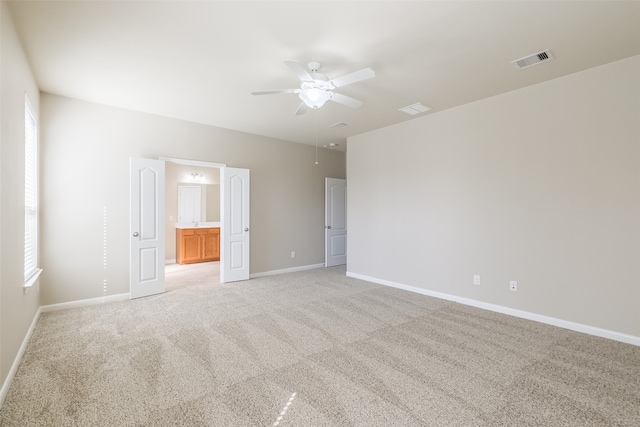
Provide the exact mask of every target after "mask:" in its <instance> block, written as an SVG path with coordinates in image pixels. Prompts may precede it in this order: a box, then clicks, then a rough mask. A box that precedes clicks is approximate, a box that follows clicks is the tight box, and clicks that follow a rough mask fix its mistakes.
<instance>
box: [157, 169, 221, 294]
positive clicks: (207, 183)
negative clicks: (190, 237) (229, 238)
mask: <svg viewBox="0 0 640 427" xmlns="http://www.w3.org/2000/svg"><path fill="white" fill-rule="evenodd" d="M162 160H165V164H166V165H165V236H166V237H165V239H166V245H165V281H166V287H165V289H166V291H172V290H176V289H178V288H182V287H187V286H196V285H214V284H218V283H220V256H219V255H220V254H219V253H218V257H217V260H215V261H211V259H210V258H209V259H203V260H198V261H195V262H193V260H190V262H189V263H188V264H187V263H185V264H179V263H178V261H179V259H178V245H179V244H180V241H179V240H178V239H179V238H178V237H177V234H178V233H177V228H178V227H187V228H186V229H191V228H194V229H197V231H198V232H202V231H203V230H204V229H208V228H218V229H221V227H222V224H221V214H220V209H221V206H220V169H221V168H222V167H224V166H225V165H222V164H216V163H208V162H200V161H192V160H182V159H162ZM196 198H197V200H196ZM194 209H195V210H197V212H195V210H194ZM181 231H182V232H184V231H185V228H183V229H182V230H181ZM219 250H220V246H219V244H218V251H219Z"/></svg>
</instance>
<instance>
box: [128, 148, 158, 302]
mask: <svg viewBox="0 0 640 427" xmlns="http://www.w3.org/2000/svg"><path fill="white" fill-rule="evenodd" d="M129 182H130V186H131V187H130V193H129V203H130V204H129V212H130V220H129V224H130V230H129V238H130V239H131V240H130V242H131V244H130V246H129V248H130V249H129V256H130V265H129V290H130V294H131V298H132V299H133V298H140V297H144V296H147V295H153V294H159V293H162V292H164V161H162V160H152V159H137V158H134V157H132V158H131V160H130V176H129Z"/></svg>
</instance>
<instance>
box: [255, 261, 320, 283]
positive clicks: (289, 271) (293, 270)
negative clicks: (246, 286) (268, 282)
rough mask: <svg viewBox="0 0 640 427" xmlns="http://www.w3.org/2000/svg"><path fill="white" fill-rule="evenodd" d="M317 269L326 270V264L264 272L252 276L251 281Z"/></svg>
mask: <svg viewBox="0 0 640 427" xmlns="http://www.w3.org/2000/svg"><path fill="white" fill-rule="evenodd" d="M315 268H324V263H322V264H311V265H302V266H300V267H291V268H284V269H282V270H271V271H263V272H261V273H253V274H250V275H249V278H250V279H255V278H257V277H264V276H275V275H276V274H285V273H293V272H295V271H304V270H313V269H315Z"/></svg>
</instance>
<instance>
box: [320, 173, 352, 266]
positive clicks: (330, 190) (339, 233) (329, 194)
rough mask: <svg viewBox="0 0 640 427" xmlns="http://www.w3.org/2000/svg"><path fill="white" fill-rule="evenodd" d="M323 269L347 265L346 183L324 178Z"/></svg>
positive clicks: (340, 180)
mask: <svg viewBox="0 0 640 427" xmlns="http://www.w3.org/2000/svg"><path fill="white" fill-rule="evenodd" d="M324 196H325V217H324V218H325V224H324V229H325V230H324V248H325V257H324V265H325V267H333V266H335V265H342V264H346V263H347V181H346V180H344V179H337V178H325V181H324Z"/></svg>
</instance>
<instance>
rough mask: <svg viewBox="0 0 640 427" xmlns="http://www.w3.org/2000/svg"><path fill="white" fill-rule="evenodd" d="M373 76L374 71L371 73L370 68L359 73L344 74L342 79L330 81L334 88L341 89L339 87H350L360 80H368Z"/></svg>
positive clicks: (374, 74)
mask: <svg viewBox="0 0 640 427" xmlns="http://www.w3.org/2000/svg"><path fill="white" fill-rule="evenodd" d="M375 76H376V73H375V71H373V70H372V69H371V68H365V69H363V70H360V71H355V72H353V73H350V74H346V75H344V76H342V77H338V78H335V79H331V83H333V85H334V86H335V87H341V86H346V85H350V84H351V83H356V82H360V81H362V80H366V79H370V78H372V77H375Z"/></svg>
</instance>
